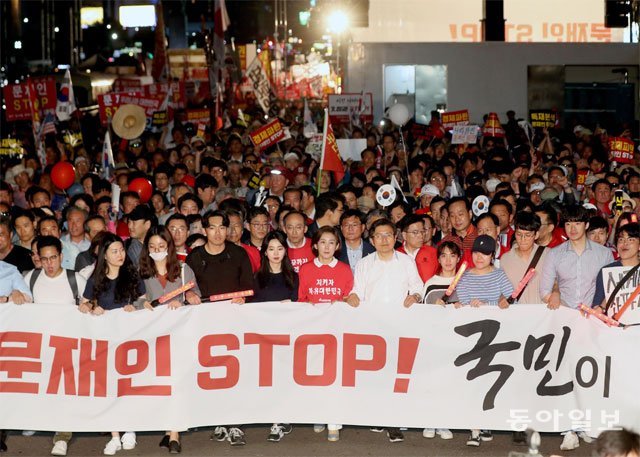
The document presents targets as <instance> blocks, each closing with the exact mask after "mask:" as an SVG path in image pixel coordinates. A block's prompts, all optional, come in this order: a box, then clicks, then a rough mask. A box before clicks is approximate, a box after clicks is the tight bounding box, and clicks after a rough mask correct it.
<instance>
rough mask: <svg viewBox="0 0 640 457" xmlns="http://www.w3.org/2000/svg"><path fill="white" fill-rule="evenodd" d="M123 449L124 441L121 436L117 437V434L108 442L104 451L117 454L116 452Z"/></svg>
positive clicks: (108, 453)
mask: <svg viewBox="0 0 640 457" xmlns="http://www.w3.org/2000/svg"><path fill="white" fill-rule="evenodd" d="M121 450H122V443H120V438H116V437H115V436H114V437H113V438H111V441H109V442H108V443H107V445H106V446H105V447H104V451H103V452H102V453H103V454H104V455H116V452H118V451H121Z"/></svg>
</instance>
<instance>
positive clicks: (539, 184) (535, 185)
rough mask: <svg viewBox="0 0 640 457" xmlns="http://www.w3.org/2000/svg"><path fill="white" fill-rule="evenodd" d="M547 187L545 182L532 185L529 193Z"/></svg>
mask: <svg viewBox="0 0 640 457" xmlns="http://www.w3.org/2000/svg"><path fill="white" fill-rule="evenodd" d="M545 187H546V186H545V185H544V183H543V182H535V183H533V184H531V187H530V188H529V192H535V191H537V190H544V188H545Z"/></svg>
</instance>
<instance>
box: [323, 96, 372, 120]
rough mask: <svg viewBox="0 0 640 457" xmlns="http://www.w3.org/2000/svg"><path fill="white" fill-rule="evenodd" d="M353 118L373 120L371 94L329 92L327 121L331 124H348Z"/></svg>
mask: <svg viewBox="0 0 640 457" xmlns="http://www.w3.org/2000/svg"><path fill="white" fill-rule="evenodd" d="M354 118H359V120H360V122H362V123H368V122H373V95H372V94H371V92H365V93H364V94H339V95H338V94H329V122H331V123H332V124H339V123H343V124H348V123H349V122H350V120H351V121H353V119H354Z"/></svg>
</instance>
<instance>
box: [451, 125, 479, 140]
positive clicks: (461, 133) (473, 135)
mask: <svg viewBox="0 0 640 457" xmlns="http://www.w3.org/2000/svg"><path fill="white" fill-rule="evenodd" d="M479 133H480V126H478V125H456V126H455V127H453V131H452V137H451V144H465V143H466V144H475V143H476V142H477V141H478V135H479Z"/></svg>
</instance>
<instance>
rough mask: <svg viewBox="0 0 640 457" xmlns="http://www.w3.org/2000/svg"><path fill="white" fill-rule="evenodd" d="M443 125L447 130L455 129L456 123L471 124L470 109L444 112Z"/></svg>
mask: <svg viewBox="0 0 640 457" xmlns="http://www.w3.org/2000/svg"><path fill="white" fill-rule="evenodd" d="M441 121H442V126H443V127H444V128H445V130H453V128H454V127H455V126H456V125H468V124H469V110H467V109H463V110H459V111H449V112H447V113H442V116H441Z"/></svg>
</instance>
